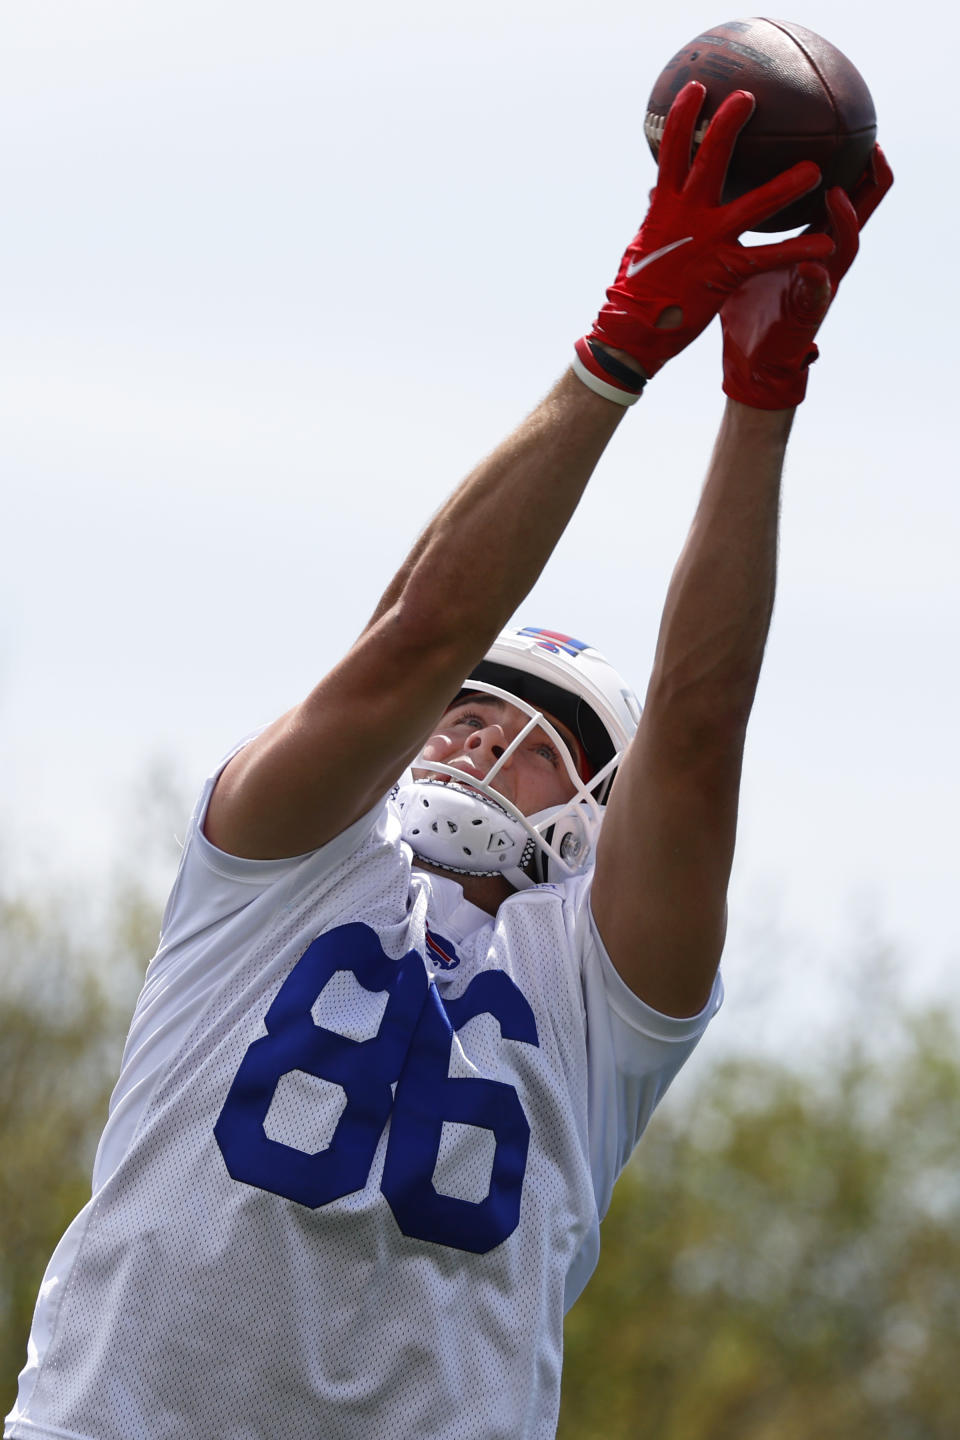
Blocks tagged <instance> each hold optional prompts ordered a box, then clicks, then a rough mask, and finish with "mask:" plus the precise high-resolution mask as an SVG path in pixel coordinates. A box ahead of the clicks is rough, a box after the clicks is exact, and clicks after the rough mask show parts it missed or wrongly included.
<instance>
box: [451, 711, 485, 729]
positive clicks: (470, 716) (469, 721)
mask: <svg viewBox="0 0 960 1440" xmlns="http://www.w3.org/2000/svg"><path fill="white" fill-rule="evenodd" d="M453 723H454V724H455V725H467V726H469V728H470V729H471V730H482V729H483V727H484V725H486V723H487V722H486V720H484V718H483V716H482V715H476V714H474V713H473V712H472V711H469V710H467V711H465V712H464V713H463V714H462V715H458V716H457V717H456V719H455V720H454V722H453Z"/></svg>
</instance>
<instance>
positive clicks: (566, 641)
mask: <svg viewBox="0 0 960 1440" xmlns="http://www.w3.org/2000/svg"><path fill="white" fill-rule="evenodd" d="M520 634H521V635H529V636H531V638H533V639H535V640H536V642H537V644H538V645H540V646H541V647H542V649H544V650H549V651H550V653H551V655H560V654H564V655H569V656H570V658H571V659H572V660H575V659H576V658H577V656H578V655H579V654H580V651H581V650H588V649H589V648H590V647H589V646H588V645H587V644H586V643H585V642H584V641H583V640H574V638H573V636H572V635H560V634H558V632H557V631H556V630H538V629H537V627H536V626H535V625H527V626H526V627H525V629H523V630H521V631H520Z"/></svg>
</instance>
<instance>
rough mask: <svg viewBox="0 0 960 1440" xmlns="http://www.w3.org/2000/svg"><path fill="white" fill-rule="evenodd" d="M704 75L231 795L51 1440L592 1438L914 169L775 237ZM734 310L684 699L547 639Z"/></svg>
mask: <svg viewBox="0 0 960 1440" xmlns="http://www.w3.org/2000/svg"><path fill="white" fill-rule="evenodd" d="M702 99H703V90H702V88H701V87H700V86H698V85H696V84H694V83H691V84H690V85H688V86H687V87H686V88H685V89H684V90H683V91H682V92H681V94H680V95H679V97H678V99H677V101H676V103H675V105H674V107H673V109H672V110H671V113H670V117H669V120H668V124H667V127H666V132H665V135H664V138H663V144H662V149H661V156H660V167H659V175H658V183H657V187H656V190H655V191H654V193H653V196H652V199H651V205H650V210H649V213H648V215H647V218H646V220H645V221H644V224H643V226H642V228H641V230H640V231H639V233H638V235H637V236H636V238H635V239H634V241H633V242H632V243H631V245H630V246H629V247H628V249H627V251H626V254H625V255H624V258H623V261H622V264H621V266H620V270H619V273H618V275H617V278H616V280H615V282H614V284H613V285H612V286H611V288H610V290H609V291H608V292H607V301H606V303H605V304H604V306H603V308H602V309H601V311H600V313H599V315H598V317H597V320H596V322H595V324H594V326H593V327H592V329H591V331H590V333H589V335H587V336H585V337H584V339H582V340H581V341H579V342H578V343H577V345H576V347H575V358H574V363H573V367H572V368H571V369H570V370H569V371H568V372H567V373H566V374H565V375H564V376H563V377H562V378H561V380H560V381H559V382H558V384H557V385H556V386H555V388H554V389H553V391H552V392H551V393H550V394H549V395H548V397H547V398H546V399H545V400H544V401H543V403H542V404H541V405H540V406H539V407H538V408H537V409H536V410H535V411H534V413H533V414H532V415H531V416H530V417H529V419H527V420H526V422H525V423H524V424H522V425H521V426H520V428H519V429H518V430H517V431H516V432H515V433H514V434H513V435H511V436H510V438H509V439H507V440H506V441H505V442H504V443H503V444H502V445H501V446H500V448H499V449H498V450H497V451H496V452H495V453H494V454H493V455H492V456H491V457H490V458H489V459H487V460H486V461H484V462H483V463H482V464H481V465H480V466H479V467H478V469H477V470H476V471H475V472H474V473H473V474H472V475H471V476H469V477H468V479H467V480H466V481H465V482H464V483H463V484H462V485H461V486H460V487H459V488H458V489H457V490H456V491H455V492H454V494H453V495H452V497H451V498H450V500H449V501H448V502H447V504H446V505H445V506H444V507H443V508H442V509H441V511H440V512H439V514H438V515H437V516H436V517H435V519H433V520H432V521H431V522H430V524H429V525H428V526H427V528H426V530H425V531H424V533H423V535H422V536H421V538H420V540H419V541H418V542H417V544H416V545H415V546H414V548H413V550H412V552H411V554H410V555H409V557H408V559H407V560H406V562H405V564H404V565H403V567H402V568H401V570H400V572H399V573H398V574H397V576H396V577H395V578H394V579H393V581H392V582H391V583H390V585H389V586H388V588H387V590H386V593H385V594H384V596H383V599H382V601H381V603H380V605H379V607H378V609H377V611H376V613H375V614H374V616H373V618H372V619H371V621H370V623H369V624H368V625H367V627H366V629H365V630H364V631H363V633H362V635H361V636H360V638H359V639H358V640H357V642H356V644H355V645H354V646H353V648H352V649H351V650H350V652H349V653H348V654H347V655H346V656H345V657H344V658H343V660H342V661H341V662H340V663H339V664H338V665H337V666H336V667H335V668H334V669H333V670H332V671H331V672H330V673H329V674H328V675H327V676H325V678H324V679H322V680H321V681H320V683H319V684H318V685H317V687H316V689H315V690H314V691H313V692H312V693H311V694H310V695H308V696H307V698H306V699H305V700H304V701H303V702H302V704H299V705H297V706H296V707H295V708H294V709H293V710H292V711H291V712H290V713H289V714H287V715H284V716H283V717H281V718H280V719H279V720H277V721H276V722H275V723H274V724H273V725H271V726H269V727H268V728H267V729H265V730H264V731H263V732H261V733H259V734H258V735H256V736H255V737H253V738H252V739H250V740H249V741H248V742H247V743H245V744H242V745H240V746H239V747H237V748H236V749H235V750H234V751H233V752H232V753H231V754H230V755H229V756H228V757H227V758H226V760H225V761H224V763H223V764H222V765H221V766H220V767H219V768H218V770H217V771H216V773H215V774H214V775H213V776H211V778H210V780H209V781H208V782H207V784H206V786H205V787H204V790H203V793H202V795H201V797H200V800H199V803H198V806H197V809H196V811H195V813H194V816H193V820H192V822H191V825H190V828H189V832H188V835H187V839H186V843H185V846H184V852H183V857H182V863H181V866H180V870H179V873H178V876H177V879H176V883H175V886H174V889H173V893H172V895H171V897H170V900H169V903H168V905H167V909H166V912H165V915H164V920H163V926H162V935H161V941H160V948H159V950H158V952H157V955H156V957H155V958H154V960H153V961H152V963H151V965H150V967H149V970H148V972H147V976H146V982H145V985H144V989H143V992H142V994H141V997H140V1000H139V1002H138V1004H137V1007H136V1012H135V1014H134V1018H133V1022H132V1026H131V1029H130V1034H129V1038H128V1041H127V1046H126V1050H125V1053H124V1057H123V1064H122V1070H121V1075H120V1078H119V1081H118V1085H117V1089H116V1091H115V1094H114V1098H113V1102H112V1106H111V1111H110V1117H109V1120H108V1123H107V1126H106V1129H105V1131H104V1134H103V1138H102V1141H101V1145H100V1148H99V1151H98V1154H97V1159H96V1166H95V1172H94V1185H93V1194H92V1198H91V1200H90V1202H89V1203H88V1205H87V1206H86V1208H85V1209H84V1210H83V1211H82V1212H81V1214H80V1215H79V1216H78V1217H77V1219H76V1220H75V1221H74V1223H73V1224H72V1225H71V1226H70V1228H69V1229H68V1230H67V1232H66V1234H65V1236H64V1238H63V1240H62V1241H61V1243H60V1245H59V1246H58V1248H57V1250H56V1252H55V1253H54V1256H53V1258H52V1260H51V1262H50V1266H49V1268H48V1271H47V1275H46V1277H45V1280H44V1283H43V1287H42V1290H41V1295H40V1299H39V1302H38V1305H37V1311H36V1317H35V1322H34V1327H33V1333H32V1337H31V1343H30V1349H29V1356H28V1362H27V1365H26V1368H25V1369H24V1371H23V1374H22V1376H21V1386H20V1395H19V1399H18V1402H17V1406H16V1409H15V1410H14V1412H13V1413H12V1415H11V1416H10V1417H9V1420H8V1430H7V1434H8V1435H10V1436H16V1437H18V1440H28V1437H29V1440H36V1437H48V1440H54V1437H63V1436H67V1435H69V1436H71V1437H74V1440H79V1437H83V1440H148V1437H149V1440H159V1437H169V1440H173V1437H177V1440H184V1437H188V1436H189V1437H190V1440H223V1437H229V1440H255V1437H256V1440H268V1437H271V1440H272V1437H283V1440H321V1437H322V1440H374V1437H376V1440H411V1437H416V1440H521V1437H522V1440H549V1437H551V1436H553V1435H554V1433H555V1428H556V1421H557V1413H558V1405H559V1389H560V1364H561V1346H562V1325H563V1315H564V1311H565V1308H566V1307H567V1306H569V1305H570V1304H572V1302H573V1301H574V1300H575V1299H576V1297H577V1295H578V1294H579V1293H580V1291H581V1290H582V1288H583V1286H584V1285H585V1284H586V1282H587V1280H588V1279H589V1276H590V1274H591V1271H592V1270H593V1268H594V1266H595V1264H596V1260H597V1254H598V1249H599V1225H600V1220H601V1218H602V1216H603V1214H604V1212H605V1210H606V1208H607V1205H608V1203H609V1200H610V1195H611V1191H612V1187H613V1185H614V1182H615V1180H616V1178H617V1175H618V1174H619V1172H620V1170H621V1169H622V1167H623V1165H624V1164H625V1163H626V1161H627V1159H628V1157H629V1155H630V1154H631V1151H632V1150H633V1147H634V1145H635V1144H636V1142H637V1140H638V1139H639V1137H640V1135H641V1133H642V1131H643V1129H644V1126H645V1125H646V1123H647V1121H648V1119H649V1117H650V1115H651V1113H652V1111H653V1109H654V1107H655V1105H656V1104H657V1102H658V1100H659V1099H660V1097H661V1096H662V1095H663V1093H664V1091H665V1090H666V1088H667V1086H668V1085H669V1084H670V1082H671V1080H672V1078H673V1077H674V1075H675V1074H676V1073H677V1071H678V1070H679V1068H680V1066H681V1065H682V1064H683V1062H684V1061H685V1060H686V1058H687V1057H688V1056H689V1055H690V1053H691V1051H692V1050H693V1048H694V1046H695V1045H696V1043H697V1041H698V1040H699V1038H700V1036H701V1034H702V1033H703V1031H704V1029H705V1027H706V1025H707V1023H708V1022H709V1020H710V1018H711V1017H712V1015H713V1014H714V1013H715V1011H716V1009H717V1007H718V1005H719V1003H720V998H721V986H720V981H719V978H718V973H717V967H718V962H719V959H720V953H721V949H722V947H723V940H724V929H725V916H726V898H725V897H726V889H727V881H728V876H729V872H730V866H731V860H732V855H733V846H734V833H735V828H736V816H737V800H738V789H739V782H740V768H741V754H742V748H743V742H744V733H745V728H746V725H747V719H748V716H749V713H750V708H751V703H752V700H753V695H754V689H755V686H756V682H757V677H758V673H759V670H760V664H761V659H762V655H763V650H764V643H765V640H766V635H767V627H768V622H769V617H770V611H771V605H772V601H773V592H774V577H775V565H776V548H777V524H778V496H779V484H780V474H781V468H782V463H783V458H784V451H785V447H786V444H787V437H788V434H789V431H790V427H791V422H792V420H793V417H794V413H795V410H796V406H797V405H798V404H799V403H800V401H801V400H802V399H803V395H804V391H805V387H806V383H807V370H808V366H809V363H810V360H811V358H812V357H813V356H814V355H815V353H816V346H815V344H814V339H813V337H814V334H815V332H816V330H817V327H818V325H819V323H820V321H821V320H822V319H823V316H824V314H825V313H826V310H827V307H828V305H829V304H830V301H831V299H832V298H833V296H834V295H835V293H836V289H837V285H838V283H839V281H840V279H841V277H842V275H843V274H844V272H845V270H846V269H847V267H848V266H849V264H850V262H851V261H852V259H853V257H854V254H855V253H856V249H857V243H858V234H859V230H860V227H861V226H862V224H863V222H864V221H865V219H866V218H867V216H868V215H869V213H870V211H871V210H872V209H873V208H874V206H875V205H876V204H877V203H878V201H879V199H880V198H881V197H882V194H883V192H884V190H885V189H886V188H887V186H888V185H889V183H890V178H891V177H890V174H889V170H888V169H887V167H886V164H885V162H884V160H883V157H882V155H880V153H879V152H876V153H875V154H874V157H873V159H872V161H871V165H870V169H869V171H868V173H867V174H866V175H865V177H864V180H863V182H862V184H861V186H860V188H859V189H858V190H857V191H856V192H855V193H854V196H853V198H852V199H850V198H848V197H847V196H846V195H845V194H843V193H842V192H841V191H839V190H837V191H832V192H831V193H830V195H829V197H828V211H829V229H828V231H826V232H825V233H815V232H814V233H807V234H804V235H802V236H798V237H796V238H793V239H788V240H784V241H779V242H774V243H771V244H769V245H763V246H759V247H754V248H745V247H743V246H741V244H740V243H739V238H738V237H739V236H740V234H741V233H742V232H743V231H744V230H746V229H748V228H750V227H751V226H752V225H753V224H754V222H756V221H758V220H761V219H763V218H765V217H767V216H769V215H772V214H774V213H775V212H776V211H777V210H779V209H780V208H781V207H782V206H783V205H785V204H786V203H788V202H789V201H791V200H793V199H795V198H796V197H798V196H799V195H801V194H803V193H806V192H807V191H808V190H810V189H811V188H812V187H814V186H815V185H816V184H817V183H818V180H819V174H818V171H817V170H816V167H815V166H813V165H812V164H801V165H798V166H796V167H795V168H794V169H793V170H791V171H789V172H787V173H786V174H784V175H782V176H780V177H779V178H778V179H776V180H773V181H771V182H770V183H769V184H768V185H765V186H763V187H762V188H761V189H759V190H757V191H754V192H753V193H752V194H750V195H748V196H745V197H744V198H742V199H740V200H737V201H734V202H732V203H730V204H723V203H721V198H720V197H721V189H722V183H723V176H724V173H725V170H726V167H727V162H728V160H729V156H730V153H731V150H732V147H733V145H734V142H735V139H736V136H737V133H738V132H739V130H740V128H741V127H742V125H743V124H744V123H745V121H746V119H747V118H748V116H749V114H750V113H751V109H752V100H751V98H750V97H749V96H746V95H743V94H735V95H733V96H732V97H730V98H729V99H728V100H727V101H726V102H725V103H724V104H723V105H722V106H721V107H720V109H719V111H718V112H717V114H716V116H715V118H714V119H713V121H712V123H711V124H710V127H709V129H708V131H707V134H706V138H705V139H704V140H703V142H702V144H701V145H700V146H699V148H698V149H697V150H696V153H695V155H694V158H693V159H692V160H691V153H692V151H693V148H694V147H693V136H694V130H695V126H696V122H697V115H698V112H699V110H700V107H701V103H702ZM717 314H719V315H720V317H721V321H722V325H723V338H724V388H725V390H726V393H727V395H728V397H729V399H728V404H727V409H726V412H725V415H724V418H723V422H722V425H721V429H720V433H719V437H718V440H717V444H716V448H715V450H714V453H713V457H712V460H711V462H710V466H709V472H708V475H707V479H706V484H705V487H704V490H703V493H702V497H701V500H700V503H699V507H698V509H697V512H696V516H695V518H694V521H693V525H692V528H691V530H690V534H689V537H688V540H687V543H686V545H685V547H684V550H683V553H682V555H681V556H680V559H679V561H678V563H677V566H676V569H675V572H674V575H673V578H672V581H671V584H670V587H669V592H668V595H667V599H666V604H665V608H664V612H663V620H662V625H661V630H660V636H659V642H658V645H657V650H656V656H655V660H654V665H653V672H652V675H651V677H650V680H649V684H648V687H647V691H646V699H645V705H644V708H643V711H642V713H641V709H640V706H639V704H638V702H637V700H636V698H635V697H634V695H633V692H632V690H631V689H630V687H629V685H628V684H627V683H626V682H625V681H623V680H622V679H621V678H620V676H619V675H618V674H617V673H616V672H615V671H614V670H613V668H612V667H611V666H610V665H609V664H608V663H607V662H606V661H605V660H604V658H603V657H602V656H601V655H600V654H599V653H598V652H597V651H596V650H594V649H593V648H592V647H591V646H589V645H586V644H584V643H582V642H581V641H579V640H576V639H574V638H572V637H570V636H568V635H564V634H558V633H555V632H552V631H548V630H541V629H535V628H525V629H513V630H509V629H508V630H504V627H505V626H506V625H507V623H508V621H509V620H510V617H511V616H512V614H513V613H514V611H515V610H516V608H517V607H518V606H519V605H520V604H521V603H522V601H523V600H524V597H525V596H526V595H527V592H528V591H529V590H530V588H531V586H532V584H533V583H534V581H535V580H536V578H537V576H538V575H539V573H540V571H541V568H542V567H543V566H544V564H545V563H546V561H547V560H548V558H549V556H550V554H551V551H552V550H553V548H554V546H555V545H556V543H557V540H558V538H559V536H560V535H561V533H562V532H563V530H564V527H565V526H566V525H567V523H568V521H569V520H570V518H571V516H572V514H573V511H574V509H575V507H576V505H577V502H578V500H579V497H580V495H581V493H582V492H583V489H584V487H585V485H586V484H587V482H588V480H589V478H590V476H591V474H592V473H593V470H594V467H595V466H596V464H597V462H598V460H599V459H600V456H601V454H602V452H603V450H604V447H605V446H606V445H607V443H608V441H609V440H610V439H611V437H612V436H613V434H614V431H615V430H616V429H617V427H618V425H619V424H620V422H621V421H622V419H623V417H624V416H625V414H626V412H627V409H628V407H629V406H630V405H631V404H632V403H633V402H634V401H635V400H636V398H637V397H638V396H639V394H640V392H641V391H642V389H643V387H644V385H645V384H646V383H647V382H648V381H649V380H651V379H652V377H653V376H654V375H655V374H656V372H657V371H658V370H659V369H660V367H661V366H662V365H663V364H664V363H665V362H666V361H668V360H669V359H670V358H671V357H672V356H673V355H676V354H677V353H679V352H680V351H681V350H682V349H683V348H684V347H685V346H686V345H687V344H689V343H690V342H691V341H692V340H693V339H694V338H695V337H696V336H697V335H698V334H699V333H700V332H701V331H702V330H703V329H704V328H705V327H706V326H707V324H708V323H709V322H710V321H711V320H712V319H713V318H714V317H715V316H716V315H717ZM651 1303H655V1297H651Z"/></svg>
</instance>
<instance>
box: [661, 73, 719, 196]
mask: <svg viewBox="0 0 960 1440" xmlns="http://www.w3.org/2000/svg"><path fill="white" fill-rule="evenodd" d="M706 93H707V92H706V89H705V88H704V86H702V85H701V84H700V82H699V80H690V81H688V82H687V84H686V85H684V87H683V89H682V90H681V91H680V93H679V95H678V96H677V98H676V100H674V102H673V104H672V105H671V106H670V112H669V114H668V115H667V121H666V125H665V127H664V131H663V139H662V140H661V141H660V158H659V168H658V175H657V188H658V189H659V188H660V186H661V185H663V186H665V187H666V188H667V189H668V190H671V191H673V192H674V193H679V191H680V190H682V189H683V182H684V181H685V180H686V178H687V172H688V171H689V169H690V152H691V150H692V149H693V132H694V128H695V126H696V123H697V116H698V115H699V114H700V107H701V106H702V104H703V97H704V96H705V95H706Z"/></svg>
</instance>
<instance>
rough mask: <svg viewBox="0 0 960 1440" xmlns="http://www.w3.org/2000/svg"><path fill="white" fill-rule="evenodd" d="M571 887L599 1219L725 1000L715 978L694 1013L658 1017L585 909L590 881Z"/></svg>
mask: <svg viewBox="0 0 960 1440" xmlns="http://www.w3.org/2000/svg"><path fill="white" fill-rule="evenodd" d="M591 878H592V877H591V876H589V875H588V876H585V877H584V879H583V881H582V882H575V886H576V890H577V891H578V892H579V893H576V894H575V897H574V905H575V920H574V925H575V936H576V943H577V951H578V955H579V959H580V967H581V984H582V988H583V1000H584V1009H585V1018H586V1031H587V1075H588V1081H587V1124H588V1137H589V1144H590V1168H591V1171H592V1174H593V1186H594V1193H595V1195H596V1200H597V1209H598V1211H599V1214H600V1217H601V1219H602V1218H603V1216H604V1215H605V1214H606V1211H607V1208H608V1206H609V1204H610V1196H611V1194H612V1192H613V1186H614V1182H615V1181H616V1179H617V1176H618V1175H619V1174H620V1172H621V1170H622V1169H623V1167H624V1165H625V1164H626V1163H627V1161H628V1160H629V1158H630V1155H631V1154H632V1152H633V1149H634V1147H635V1146H636V1144H637V1141H638V1140H639V1139H640V1136H641V1135H642V1134H643V1132H644V1130H645V1129H646V1126H647V1122H648V1121H649V1119H650V1116H651V1115H652V1114H653V1112H654V1110H655V1108H656V1106H657V1105H658V1104H659V1102H660V1100H661V1099H662V1098H663V1096H664V1095H665V1093H666V1091H667V1089H668V1087H669V1085H670V1084H671V1082H672V1080H673V1079H674V1077H675V1076H676V1074H677V1073H678V1071H679V1070H680V1068H681V1066H682V1065H683V1064H684V1063H685V1062H686V1061H687V1060H688V1059H689V1057H690V1055H691V1054H692V1053H693V1051H694V1049H695V1048H696V1045H697V1043H698V1041H699V1040H700V1037H701V1035H702V1034H703V1032H704V1031H705V1030H706V1028H707V1025H708V1024H709V1023H710V1021H711V1020H712V1019H713V1017H714V1015H715V1014H716V1013H717V1011H718V1010H719V1008H720V1005H721V1003H722V1000H723V983H722V981H721V979H720V976H719V974H718V975H717V978H716V980H715V981H714V984H713V989H712V991H711V994H710V998H709V1000H708V1001H707V1003H706V1005H705V1006H704V1008H703V1010H702V1011H701V1012H700V1014H699V1015H694V1016H691V1017H690V1018H687V1019H677V1018H675V1017H674V1016H670V1015H661V1014H660V1013H659V1011H657V1010H653V1009H651V1007H650V1006H649V1005H646V1004H644V1002H643V1001H642V1000H641V999H640V998H639V997H638V996H637V995H635V994H634V993H633V991H632V990H631V989H630V988H629V986H628V985H627V984H626V983H625V982H624V980H623V979H622V978H621V976H620V974H619V972H618V971H617V970H616V968H615V966H614V964H613V961H612V960H611V959H610V956H609V955H608V954H607V951H606V948H605V947H604V944H603V941H602V940H601V938H600V934H599V932H598V930H597V927H596V923H595V921H594V919H593V913H592V911H591V908H590V879H591Z"/></svg>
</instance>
